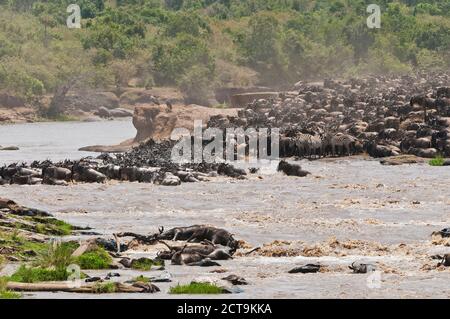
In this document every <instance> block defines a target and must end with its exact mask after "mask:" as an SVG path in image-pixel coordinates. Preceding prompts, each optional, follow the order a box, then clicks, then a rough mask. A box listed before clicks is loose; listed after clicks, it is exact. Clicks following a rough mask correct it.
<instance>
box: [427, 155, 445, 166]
mask: <svg viewBox="0 0 450 319" xmlns="http://www.w3.org/2000/svg"><path fill="white" fill-rule="evenodd" d="M444 162H445V160H444V158H443V157H442V156H441V155H438V156H436V157H435V158H433V159H432V160H430V161H429V162H428V164H430V165H431V166H443V165H444Z"/></svg>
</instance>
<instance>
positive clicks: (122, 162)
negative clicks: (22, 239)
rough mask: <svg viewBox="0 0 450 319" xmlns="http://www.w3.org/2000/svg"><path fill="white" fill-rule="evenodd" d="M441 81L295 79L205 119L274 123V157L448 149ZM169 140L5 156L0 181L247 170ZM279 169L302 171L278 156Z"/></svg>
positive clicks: (219, 124) (186, 177)
mask: <svg viewBox="0 0 450 319" xmlns="http://www.w3.org/2000/svg"><path fill="white" fill-rule="evenodd" d="M449 83H450V75H448V74H444V73H440V74H431V73H430V74H427V75H415V76H401V77H388V76H370V77H365V78H360V79H350V80H345V81H337V80H329V79H327V80H325V81H323V83H316V84H311V83H303V82H299V83H297V84H296V85H295V86H294V87H293V88H292V90H289V91H286V92H282V93H280V94H279V96H278V98H270V99H262V100H254V101H253V102H252V103H250V104H248V105H247V107H246V108H244V109H242V110H240V111H239V112H238V116H237V117H229V116H228V117H224V116H214V117H212V118H211V119H210V121H209V122H208V127H216V128H221V129H226V128H232V127H235V128H236V127H240V128H243V129H247V128H255V129H256V128H268V129H273V128H278V129H279V130H280V133H281V135H280V143H279V154H280V157H282V158H286V157H297V158H305V157H307V158H320V157H324V156H347V155H351V154H359V153H363V152H366V153H368V154H369V155H370V156H372V157H387V156H395V155H400V154H413V155H416V156H419V157H426V158H432V157H435V156H438V155H441V156H444V157H445V156H450V86H449ZM204 142H208V141H204ZM174 143H175V141H170V140H166V141H161V142H155V141H153V140H149V141H147V142H145V143H142V144H141V145H140V146H138V147H136V148H134V149H132V150H131V151H129V152H127V153H124V154H116V155H110V154H102V155H101V156H99V157H98V158H85V159H82V160H79V161H65V162H60V163H52V162H50V161H44V162H34V163H32V164H31V166H29V165H26V164H12V165H9V166H4V167H1V168H0V184H39V183H44V184H50V185H66V184H67V183H68V182H70V181H77V182H104V181H106V180H107V179H116V180H123V181H131V182H133V181H139V182H151V183H158V184H162V185H171V186H173V185H179V184H181V183H182V182H197V181H204V180H207V178H208V177H209V176H212V175H214V174H221V175H227V176H231V177H235V178H236V177H238V178H240V177H243V176H245V175H246V174H247V172H246V171H244V170H241V169H237V168H234V167H233V166H232V165H229V164H223V163H222V164H219V163H212V164H210V163H204V162H203V163H199V164H196V163H190V164H176V163H173V162H172V161H171V151H172V149H173V146H174ZM269 145H270V143H269ZM241 147H242V146H241ZM245 147H246V149H247V147H248V145H246V146H245ZM279 170H280V171H283V172H285V173H286V174H288V173H289V174H290V175H297V176H305V175H307V172H304V171H301V170H300V169H299V168H295V167H294V168H292V167H288V165H287V164H286V163H285V164H282V165H281V166H280V167H279ZM295 171H298V174H294V173H295ZM250 172H254V170H253V171H250ZM289 174H288V175H289Z"/></svg>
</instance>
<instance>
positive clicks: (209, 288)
mask: <svg viewBox="0 0 450 319" xmlns="http://www.w3.org/2000/svg"><path fill="white" fill-rule="evenodd" d="M222 293H224V291H223V289H222V288H220V287H218V286H216V285H214V284H211V283H206V282H191V283H190V284H188V285H180V284H178V285H176V286H175V287H170V289H169V294H174V295H180V294H192V295H193V294H201V295H207V294H222Z"/></svg>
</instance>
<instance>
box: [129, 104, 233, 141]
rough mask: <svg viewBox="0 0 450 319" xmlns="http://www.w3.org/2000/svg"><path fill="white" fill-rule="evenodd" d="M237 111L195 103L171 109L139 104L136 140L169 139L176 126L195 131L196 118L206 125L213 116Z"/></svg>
mask: <svg viewBox="0 0 450 319" xmlns="http://www.w3.org/2000/svg"><path fill="white" fill-rule="evenodd" d="M237 111H238V110H237V109H215V108H209V107H204V106H200V105H195V104H191V105H186V106H185V105H174V106H172V109H171V110H170V109H169V108H168V107H167V106H166V105H145V106H137V107H136V108H135V110H134V116H133V125H134V126H135V127H136V130H137V134H136V137H135V139H134V142H142V141H144V140H147V139H149V138H152V139H154V140H162V139H168V138H170V136H171V134H172V131H173V130H174V129H175V128H186V129H188V130H189V131H191V132H193V130H194V121H196V120H201V121H202V123H203V125H206V123H207V122H208V121H209V119H210V118H211V117H212V116H217V115H222V116H237Z"/></svg>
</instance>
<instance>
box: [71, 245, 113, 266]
mask: <svg viewBox="0 0 450 319" xmlns="http://www.w3.org/2000/svg"><path fill="white" fill-rule="evenodd" d="M75 263H76V264H78V265H79V266H80V268H81V269H108V268H110V265H111V263H112V258H111V256H110V255H109V254H108V252H107V251H106V250H104V249H103V248H101V247H98V248H96V249H94V250H91V251H88V252H85V253H84V254H82V255H81V256H79V257H78V258H76V259H75Z"/></svg>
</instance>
